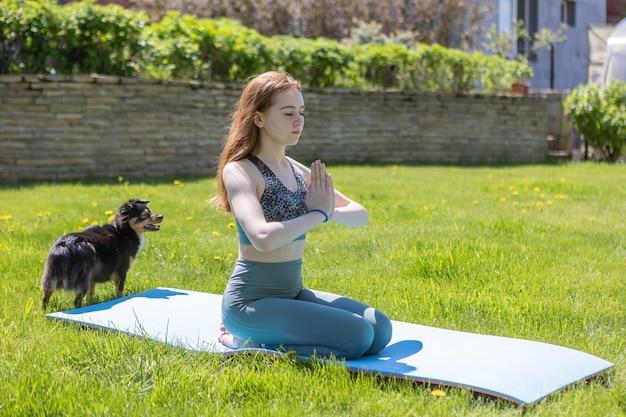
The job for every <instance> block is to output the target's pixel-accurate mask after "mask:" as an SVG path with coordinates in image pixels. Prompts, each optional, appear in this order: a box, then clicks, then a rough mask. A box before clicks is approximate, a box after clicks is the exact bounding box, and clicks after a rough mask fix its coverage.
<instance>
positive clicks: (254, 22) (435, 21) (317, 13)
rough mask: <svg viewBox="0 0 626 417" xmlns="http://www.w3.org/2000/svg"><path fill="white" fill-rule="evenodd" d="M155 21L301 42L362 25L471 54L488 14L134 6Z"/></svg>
mask: <svg viewBox="0 0 626 417" xmlns="http://www.w3.org/2000/svg"><path fill="white" fill-rule="evenodd" d="M131 2H132V3H133V6H132V7H133V8H134V9H137V10H143V11H145V12H146V13H148V15H149V16H150V17H151V19H152V20H153V21H158V20H160V19H161V18H162V17H163V16H164V15H165V13H166V12H167V11H168V10H178V11H180V12H181V13H183V14H193V15H196V16H198V17H204V18H218V17H228V18H231V19H235V20H239V21H240V22H241V23H242V24H243V25H245V26H248V27H250V28H253V29H255V30H257V31H258V32H259V33H261V34H263V35H266V36H272V35H290V36H295V37H303V38H319V37H324V38H329V39H334V40H342V39H347V38H351V37H352V35H353V33H352V31H353V30H354V29H355V28H356V27H357V26H358V24H359V23H358V22H370V23H375V24H379V25H380V31H381V33H382V34H384V35H386V36H393V34H400V33H412V34H413V35H412V36H413V37H414V38H415V39H414V41H416V42H419V43H425V44H434V43H437V44H440V45H442V46H445V47H449V48H457V49H462V50H466V51H469V50H472V49H473V48H474V47H475V46H476V45H477V43H478V39H479V37H480V34H481V33H483V30H482V29H483V25H484V20H485V16H486V14H487V13H488V12H489V11H490V10H491V8H490V7H489V6H486V5H484V4H483V2H480V1H476V0H386V1H380V0H300V1H293V0H184V1H183V0H131Z"/></svg>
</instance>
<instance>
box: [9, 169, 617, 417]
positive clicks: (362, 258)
mask: <svg viewBox="0 0 626 417" xmlns="http://www.w3.org/2000/svg"><path fill="white" fill-rule="evenodd" d="M329 169H330V170H331V173H332V174H333V178H334V180H335V184H336V186H337V187H338V188H339V189H340V190H341V191H343V192H344V193H345V194H347V195H349V196H351V197H353V198H354V199H356V200H357V201H359V202H361V203H362V204H364V205H365V206H366V207H367V208H368V210H369V212H370V223H369V224H368V225H367V226H366V227H363V228H357V229H350V228H347V227H344V226H341V225H338V224H335V223H332V222H329V223H325V224H324V225H322V226H321V227H319V228H317V229H315V230H313V231H311V232H310V233H309V234H308V235H307V240H308V246H307V250H306V252H305V266H304V276H305V285H307V286H309V287H314V288H317V289H322V290H326V291H331V292H336V293H341V294H345V295H349V296H352V297H354V298H357V299H360V300H363V301H365V302H367V303H369V304H372V305H374V306H376V307H378V308H379V309H381V310H383V311H385V312H386V313H387V314H388V315H389V316H390V317H391V318H392V319H394V320H401V321H409V322H414V323H420V324H425V325H429V326H437V327H443V328H448V329H455V330H462V331H469V332H477V333H484V334H493V335H502V336H509V337H517V338H524V339H532V340H536V341H542V342H547V343H552V344H557V345H561V346H566V347H570V348H573V349H577V350H581V351H584V352H588V353H590V354H593V355H597V356H599V357H601V358H604V359H606V360H608V361H610V362H613V363H614V364H615V367H614V369H612V370H611V371H610V372H608V373H607V374H605V375H604V376H603V377H602V378H598V379H596V380H592V381H591V382H589V383H581V384H578V385H576V386H574V387H571V388H568V389H565V390H561V391H558V392H557V393H555V394H553V395H551V396H549V397H548V398H547V399H545V400H544V401H542V402H540V403H539V404H537V405H533V406H530V407H526V408H523V407H520V406H517V405H514V404H512V403H509V402H507V401H503V400H493V399H490V398H485V397H480V396H475V395H473V394H472V393H471V392H469V391H466V390H463V389H449V388H442V389H443V391H444V392H445V396H435V395H432V394H433V391H434V390H435V389H436V388H439V387H434V386H427V385H424V384H417V383H412V382H408V381H400V380H390V379H384V378H378V377H375V376H367V375H359V374H351V373H349V372H347V371H346V370H345V369H343V368H342V367H340V366H337V365H332V364H323V363H307V364H305V363H301V362H298V361H294V360H293V359H278V360H277V359H270V358H267V357H263V356H246V357H233V358H225V357H222V356H219V355H212V354H206V353H193V352H188V351H184V350H181V349H179V348H175V347H171V346H167V345H162V344H159V343H157V342H153V341H149V340H144V339H138V338H133V337H129V336H125V335H120V334H111V333H107V332H104V331H95V330H85V329H82V328H79V327H78V326H73V325H68V324H64V323H61V322H55V321H52V320H49V319H46V318H45V317H44V314H43V311H42V310H41V307H40V298H41V290H40V288H39V280H40V277H41V272H42V267H43V263H44V261H45V257H46V254H47V251H48V249H49V248H50V246H51V245H52V243H53V242H54V241H55V239H56V238H57V237H59V236H60V235H62V234H64V233H67V232H70V231H77V230H80V229H82V228H84V227H86V226H88V225H90V224H94V223H100V224H102V223H105V222H107V221H108V219H109V216H110V214H111V212H112V211H114V210H116V209H117V207H118V206H119V205H120V204H121V203H122V202H124V201H125V200H127V199H129V198H134V197H139V198H146V199H149V200H151V204H150V206H151V208H152V210H153V211H154V212H158V213H162V214H163V215H164V216H165V218H164V221H163V224H162V228H161V231H160V232H158V233H153V234H151V235H149V236H148V241H147V243H146V245H145V247H144V249H143V251H142V253H141V254H140V255H139V257H138V258H137V261H136V262H135V265H134V266H133V268H132V269H131V271H130V273H129V278H128V280H127V286H126V289H127V293H131V294H132V293H136V292H140V291H143V290H147V289H151V288H154V287H157V286H164V287H174V288H183V289H189V290H197V291H205V292H212V293H221V292H222V290H223V288H224V285H225V283H226V280H227V279H228V276H229V274H230V272H231V269H232V266H233V262H234V260H235V258H236V254H237V243H236V242H237V238H236V229H234V228H233V223H232V218H231V217H230V216H229V215H226V214H223V213H220V212H216V211H215V210H214V209H213V208H212V207H210V206H209V205H208V204H207V199H209V198H210V197H211V196H212V195H213V193H214V192H215V184H214V179H213V178H169V179H163V180H144V181H139V180H132V179H131V180H127V179H123V178H120V179H115V180H112V181H85V182H72V183H46V184H43V183H29V184H19V185H0V254H1V257H0V277H1V279H0V296H1V297H2V302H1V303H0V381H1V382H0V415H7V416H65V415H72V416H141V417H143V416H208V417H210V416H215V415H223V416H261V415H271V416H335V415H338V416H339V415H345V416H399V417H405V416H521V415H524V416H561V415H563V416H603V417H604V416H624V415H626V372H625V371H624V369H625V367H626V355H625V351H626V308H625V305H624V302H625V301H626V297H625V294H626V279H625V277H626V244H625V243H624V236H626V227H625V225H624V213H625V208H626V181H625V180H626V166H624V165H608V164H595V163H576V164H564V165H530V166H512V167H449V166H445V167H442V166H427V167H423V166H392V165H388V166H331V167H329ZM113 297H114V289H113V286H112V285H110V284H107V285H100V286H98V287H97V289H96V298H95V300H94V302H99V301H105V300H110V299H112V298H113ZM72 301H73V295H72V294H69V293H62V292H61V293H56V294H55V295H53V297H52V299H51V302H50V305H49V307H48V311H57V310H66V309H70V308H71V307H72ZM435 392H436V391H435Z"/></svg>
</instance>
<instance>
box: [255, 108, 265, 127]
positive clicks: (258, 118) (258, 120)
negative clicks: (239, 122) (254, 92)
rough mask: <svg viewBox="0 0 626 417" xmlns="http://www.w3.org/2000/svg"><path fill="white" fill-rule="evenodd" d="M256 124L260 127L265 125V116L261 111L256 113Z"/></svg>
mask: <svg viewBox="0 0 626 417" xmlns="http://www.w3.org/2000/svg"><path fill="white" fill-rule="evenodd" d="M254 125H255V126H256V127H258V128H259V129H260V128H262V127H263V117H262V115H261V112H256V114H255V115H254Z"/></svg>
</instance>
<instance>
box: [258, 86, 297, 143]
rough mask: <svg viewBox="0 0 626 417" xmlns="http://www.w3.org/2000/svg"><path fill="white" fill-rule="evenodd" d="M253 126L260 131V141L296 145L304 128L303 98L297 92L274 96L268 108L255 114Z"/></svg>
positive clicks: (283, 92)
mask: <svg viewBox="0 0 626 417" xmlns="http://www.w3.org/2000/svg"><path fill="white" fill-rule="evenodd" d="M255 124H256V125H257V127H259V129H260V131H261V140H271V141H275V142H277V143H278V144H281V145H285V146H290V145H295V144H296V143H298V139H299V138H300V135H301V134H302V129H303V128H304V98H303V97H302V93H301V92H300V91H297V90H286V91H281V92H279V93H276V94H274V96H273V97H272V100H271V104H270V106H269V107H268V108H267V109H266V110H265V111H262V112H258V113H257V118H256V119H255Z"/></svg>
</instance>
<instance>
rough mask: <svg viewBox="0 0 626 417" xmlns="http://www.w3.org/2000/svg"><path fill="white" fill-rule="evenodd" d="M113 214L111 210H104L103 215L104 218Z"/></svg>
mask: <svg viewBox="0 0 626 417" xmlns="http://www.w3.org/2000/svg"><path fill="white" fill-rule="evenodd" d="M113 214H115V213H114V212H113V210H104V215H105V216H111V215H113Z"/></svg>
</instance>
